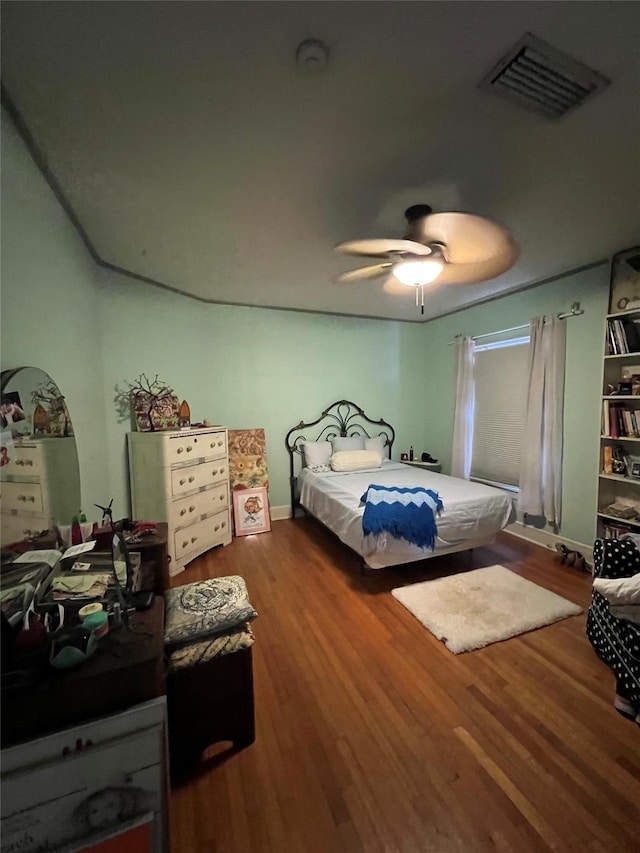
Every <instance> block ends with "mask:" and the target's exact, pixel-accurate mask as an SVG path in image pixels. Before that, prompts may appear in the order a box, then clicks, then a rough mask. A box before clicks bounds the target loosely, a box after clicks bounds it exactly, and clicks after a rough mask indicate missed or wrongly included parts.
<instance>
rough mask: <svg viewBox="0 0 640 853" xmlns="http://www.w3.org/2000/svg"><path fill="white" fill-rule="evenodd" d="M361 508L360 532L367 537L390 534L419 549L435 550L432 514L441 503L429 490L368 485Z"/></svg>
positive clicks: (434, 520) (440, 506) (436, 530)
mask: <svg viewBox="0 0 640 853" xmlns="http://www.w3.org/2000/svg"><path fill="white" fill-rule="evenodd" d="M360 503H363V504H364V505H365V506H364V516H363V517H362V529H363V532H364V533H365V535H367V534H369V533H373V534H377V533H391V535H392V536H395V537H396V539H405V540H406V541H407V542H411V544H412V545H417V546H418V547H419V548H431V550H432V551H433V549H434V548H435V545H436V536H437V535H438V528H437V526H436V519H435V516H436V514H438V515H439V514H440V512H441V511H442V508H443V507H442V501H441V500H440V496H439V495H438V493H437V492H434V491H432V490H431V489H423V488H421V487H420V486H416V487H415V488H411V489H410V488H404V487H401V486H376V485H370V486H368V487H367V490H366V492H365V493H364V494H363V495H362V497H361V498H360Z"/></svg>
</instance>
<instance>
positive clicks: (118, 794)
mask: <svg viewBox="0 0 640 853" xmlns="http://www.w3.org/2000/svg"><path fill="white" fill-rule="evenodd" d="M42 713H44V714H45V715H46V708H45V709H44V710H43V712H42ZM166 728H167V724H166V700H165V697H164V696H162V697H161V698H158V699H152V700H150V701H148V702H144V703H142V704H139V705H134V706H133V707H131V708H129V709H127V710H126V711H122V712H120V713H116V714H113V715H111V716H105V717H100V718H98V719H95V720H92V721H91V722H88V723H80V724H78V725H76V726H72V727H70V728H67V729H64V730H62V731H57V732H55V733H53V734H49V735H45V736H44V737H40V738H36V739H33V740H27V741H25V742H23V743H20V744H18V745H16V746H10V747H8V748H6V749H4V750H3V751H2V756H1V757H2V804H1V806H0V812H1V819H2V850H20V851H21V853H39V851H43V850H53V849H56V850H63V849H64V850H67V851H70V850H77V851H80V850H83V851H84V850H87V851H88V850H98V849H100V850H102V849H104V850H107V849H109V850H119V849H122V850H153V851H154V853H167V851H168V850H169V825H168V808H167V802H168V798H169V791H168V786H167V777H168V767H167V742H166ZM136 842H137V845H136ZM102 844H104V845H105V846H104V848H103V847H102Z"/></svg>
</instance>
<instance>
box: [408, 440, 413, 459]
mask: <svg viewBox="0 0 640 853" xmlns="http://www.w3.org/2000/svg"><path fill="white" fill-rule="evenodd" d="M409 462H413V444H412V445H411V447H410V448H409Z"/></svg>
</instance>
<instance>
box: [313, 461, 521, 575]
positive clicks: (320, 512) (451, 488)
mask: <svg viewBox="0 0 640 853" xmlns="http://www.w3.org/2000/svg"><path fill="white" fill-rule="evenodd" d="M299 482H300V484H301V485H300V503H301V504H302V506H303V507H304V508H305V509H306V510H308V511H309V512H310V513H311V514H312V515H314V516H315V517H316V518H317V519H319V520H320V521H321V522H322V523H323V524H325V525H326V526H327V527H328V528H329V529H330V530H332V531H333V532H334V533H335V534H336V536H338V537H339V538H340V539H341V540H342V542H344V543H345V544H346V545H348V546H349V547H350V548H352V549H353V550H354V551H356V552H357V553H358V554H360V555H361V556H362V557H364V560H365V562H366V564H367V565H368V566H370V567H371V568H382V567H383V566H389V565H395V564H398V563H404V562H411V561H413V560H424V559H425V558H426V557H431V556H436V555H438V554H439V553H447V552H448V551H458V550H461V548H463V547H469V548H472V547H474V545H476V544H480V543H481V542H488V541H491V540H492V539H493V538H494V537H495V535H496V533H497V532H498V531H499V530H502V529H503V528H504V527H505V526H506V525H507V524H509V522H511V521H513V520H514V518H515V512H514V507H513V496H512V495H511V494H510V493H509V492H506V491H503V490H502V489H496V488H493V487H492V486H485V485H483V484H481V483H472V482H470V481H468V480H460V479H458V478H457V477H448V476H447V475H446V474H434V473H433V472H432V471H427V470H424V469H421V468H415V467H412V466H410V465H403V464H402V463H401V462H389V461H385V462H384V463H383V466H382V468H375V469H372V470H369V471H358V472H356V473H341V472H337V471H330V472H327V473H325V474H314V473H313V472H312V471H309V469H308V468H305V469H303V471H302V473H301V475H300V478H299ZM373 483H375V484H376V485H381V486H409V487H413V486H422V487H423V488H426V489H433V491H435V492H438V494H439V495H440V498H441V499H442V503H443V505H444V509H443V511H442V514H441V515H439V516H438V517H437V519H436V522H437V525H438V537H437V539H436V548H435V551H434V552H432V551H431V550H430V549H426V550H425V549H422V548H418V547H416V546H415V545H411V544H410V543H408V542H405V541H404V540H401V539H395V538H394V537H393V536H390V535H387V534H381V535H379V536H364V535H363V532H362V516H363V514H364V505H362V506H361V505H360V498H361V497H362V495H363V494H364V492H365V491H366V489H367V487H368V486H370V485H371V484H373Z"/></svg>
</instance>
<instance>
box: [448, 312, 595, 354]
mask: <svg viewBox="0 0 640 853" xmlns="http://www.w3.org/2000/svg"><path fill="white" fill-rule="evenodd" d="M580 314H584V308H581V307H580V303H579V302H572V303H571V310H570V311H565V312H561V313H560V314H556V317H557V319H558V320H566V319H567V318H568V317H579V316H580ZM529 326H530V324H529V323H523V324H522V326H512V327H511V328H510V329H499V330H498V331H497V332H485V333H484V335H472V336H471V340H472V341H478V340H480V338H492V337H494V336H495V335H506V333H507V332H520V331H521V330H522V329H528V328H529ZM453 344H455V341H449V342H448V344H447V346H452V345H453Z"/></svg>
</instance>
